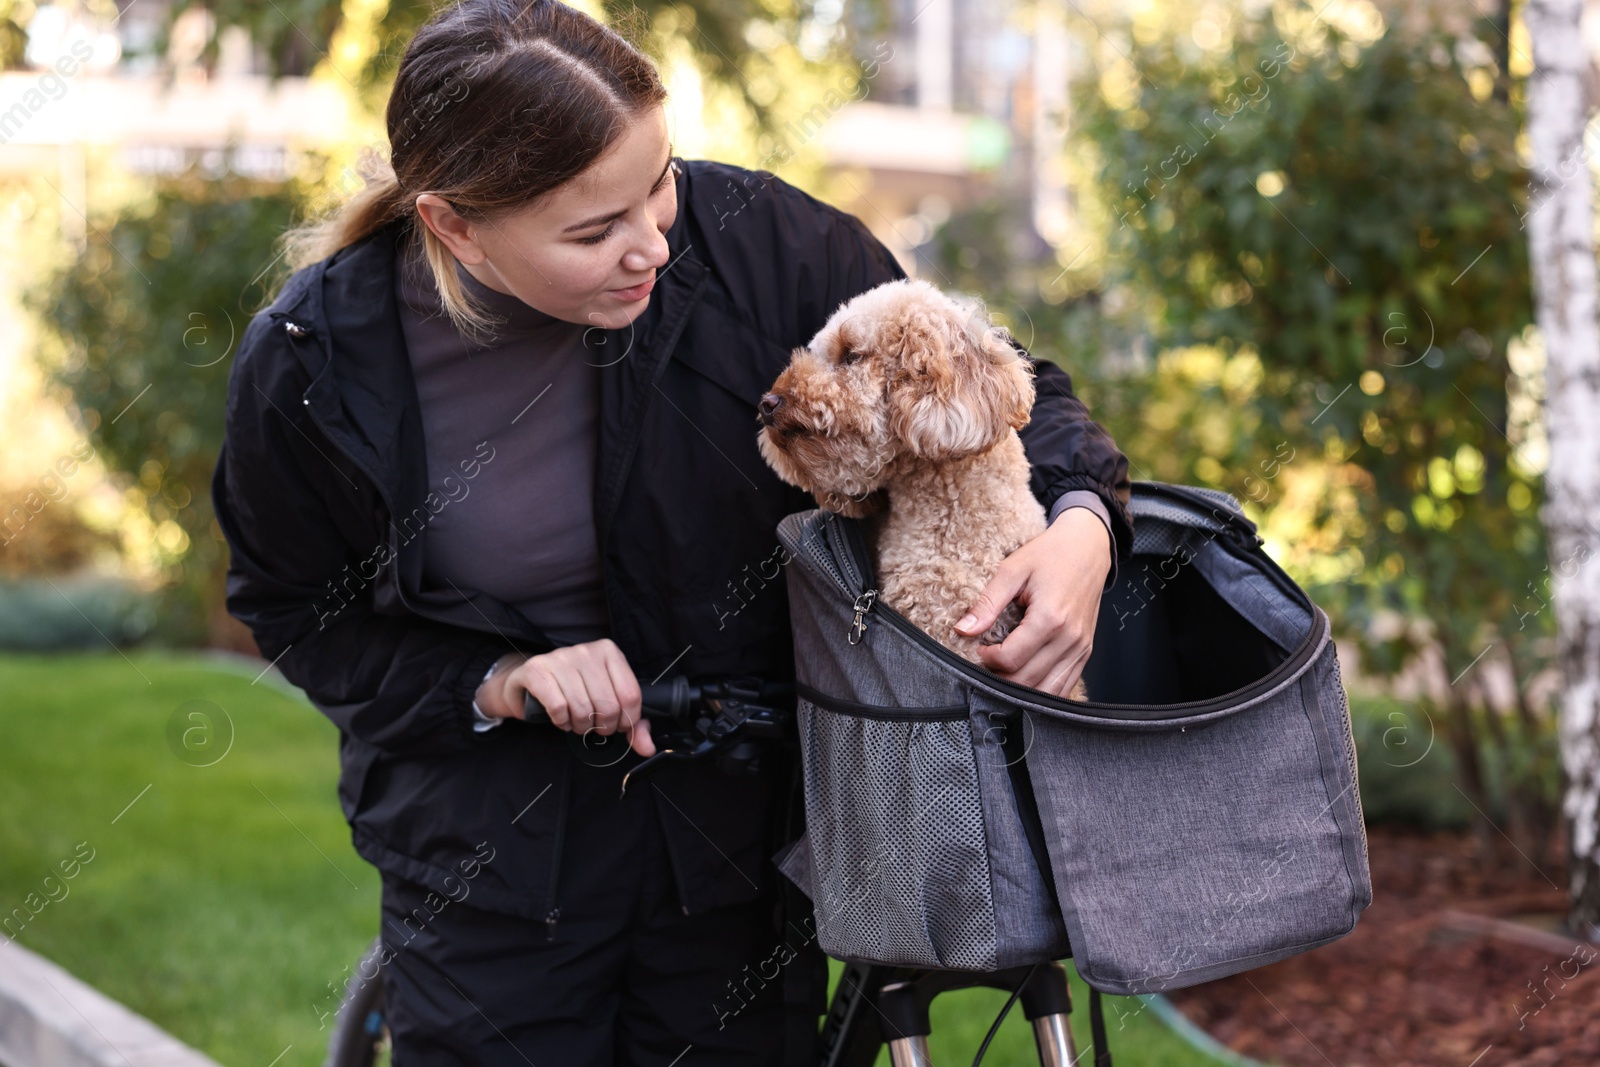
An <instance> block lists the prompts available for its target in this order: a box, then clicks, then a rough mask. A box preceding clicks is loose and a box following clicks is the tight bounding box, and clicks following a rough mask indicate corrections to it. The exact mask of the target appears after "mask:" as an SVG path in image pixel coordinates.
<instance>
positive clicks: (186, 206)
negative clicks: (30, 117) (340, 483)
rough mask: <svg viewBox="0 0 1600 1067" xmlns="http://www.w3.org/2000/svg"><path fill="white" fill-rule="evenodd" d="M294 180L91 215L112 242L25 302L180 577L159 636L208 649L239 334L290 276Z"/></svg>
mask: <svg viewBox="0 0 1600 1067" xmlns="http://www.w3.org/2000/svg"><path fill="white" fill-rule="evenodd" d="M300 210H301V209H300V199H299V197H298V196H297V194H296V192H295V190H294V189H292V188H285V187H281V186H277V185H266V184H259V183H253V182H247V181H244V180H242V179H237V178H234V179H227V180H224V181H208V180H205V179H202V178H200V177H198V176H196V175H189V176H186V177H183V178H178V179H175V180H167V181H163V182H162V183H160V184H159V185H158V186H157V188H156V190H155V192H154V195H153V196H152V198H151V199H150V200H149V201H148V202H146V203H144V204H141V205H139V206H138V208H136V209H135V210H132V211H129V212H127V213H125V214H122V215H120V216H118V217H116V218H112V219H97V220H95V230H96V232H97V233H103V234H104V235H105V240H103V241H102V240H95V241H92V242H91V243H90V244H89V246H88V248H87V250H86V251H85V253H84V255H83V256H82V257H81V258H79V259H76V260H74V261H72V262H70V263H68V264H66V265H65V266H64V267H63V268H62V269H61V270H60V271H59V272H57V273H55V274H53V275H52V276H50V277H48V278H46V279H45V280H44V281H43V282H42V283H41V285H40V287H39V289H37V290H36V291H35V292H34V293H33V294H31V298H30V301H29V303H30V304H31V306H32V310H33V311H35V312H36V313H37V314H38V315H39V316H40V318H41V320H42V321H43V322H44V324H45V331H46V334H47V336H51V337H53V339H54V342H55V343H54V346H53V347H54V349H55V351H54V353H53V356H52V357H51V358H49V359H48V360H47V368H48V369H49V371H50V373H51V376H52V378H53V379H54V381H55V382H56V384H57V385H59V386H60V387H62V388H63V389H64V390H65V391H67V392H68V393H69V394H70V396H71V398H72V402H73V404H74V405H75V406H76V408H77V410H78V415H79V418H80V420H81V422H82V424H83V426H84V428H85V430H86V431H87V432H88V434H89V435H90V439H91V441H92V443H93V444H94V447H95V450H96V451H97V452H98V453H99V455H100V457H101V459H102V460H103V462H104V463H105V465H106V468H107V469H108V470H109V471H113V472H116V473H119V474H120V475H122V477H123V478H124V480H125V481H126V483H127V484H128V485H129V487H131V488H136V489H137V490H138V491H139V493H140V494H141V495H142V497H143V500H144V506H145V509H146V510H147V512H148V513H149V516H150V518H151V521H152V523H153V524H154V526H155V527H156V528H157V529H158V530H160V531H162V533H163V535H164V537H163V547H164V548H166V552H165V558H166V561H167V570H168V574H167V577H168V579H169V580H170V582H171V585H170V587H169V588H168V590H167V592H166V594H165V598H164V599H165V603H164V604H163V610H162V612H161V616H162V618H161V631H162V633H161V636H162V637H163V639H165V640H168V641H171V642H175V643H204V642H206V641H207V640H208V638H209V639H213V643H218V642H217V641H216V639H217V638H219V637H221V636H222V635H223V634H224V633H226V632H227V631H230V630H234V629H236V627H235V626H234V625H232V624H230V622H229V620H228V618H227V616H226V614H225V613H224V612H223V610H222V594H223V589H222V584H223V569H224V567H225V566H226V563H227V553H226V551H225V546H224V545H223V542H222V535H221V531H220V529H219V528H218V527H217V524H216V520H215V518H214V517H213V515H212V511H211V490H210V486H211V469H212V467H213V465H214V464H215V462H216V456H217V450H218V449H219V448H220V447H221V444H222V429H223V415H224V408H225V405H226V400H227V383H228V372H229V370H231V369H232V367H233V361H232V360H231V359H230V358H229V357H230V356H232V354H233V350H234V347H235V346H236V343H237V340H238V336H239V334H241V333H242V332H243V331H244V327H245V325H246V324H247V323H248V322H249V321H250V316H251V315H252V314H253V313H254V312H255V311H256V310H257V309H258V308H259V307H260V306H261V305H262V304H263V303H264V302H265V299H266V297H267V296H268V295H269V294H270V293H271V291H272V289H273V286H274V284H275V283H276V282H277V281H278V280H279V279H281V277H282V271H281V268H279V267H278V266H277V263H278V257H277V242H278V238H279V237H280V236H281V235H282V233H283V231H284V229H285V228H286V227H287V226H288V225H289V224H291V223H292V222H293V220H294V218H295V217H296V216H297V215H298V214H299V213H300Z"/></svg>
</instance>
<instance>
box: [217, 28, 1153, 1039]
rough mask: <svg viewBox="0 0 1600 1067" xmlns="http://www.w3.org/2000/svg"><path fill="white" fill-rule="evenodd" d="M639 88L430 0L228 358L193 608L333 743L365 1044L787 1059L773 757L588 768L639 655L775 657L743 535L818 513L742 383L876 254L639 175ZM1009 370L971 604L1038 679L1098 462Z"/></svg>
mask: <svg viewBox="0 0 1600 1067" xmlns="http://www.w3.org/2000/svg"><path fill="white" fill-rule="evenodd" d="M663 97H664V91H663V90H662V87H661V83H660V80H659V78H658V77H657V74H656V71H655V70H654V69H653V68H652V66H651V64H650V63H649V61H648V60H647V59H645V58H644V57H643V56H642V55H641V54H640V53H639V52H637V51H636V50H635V49H633V48H632V47H631V46H629V45H628V44H627V43H625V42H624V41H623V40H622V39H620V38H619V37H617V36H616V35H615V34H613V33H612V32H610V31H609V30H607V29H605V28H604V27H602V26H601V25H599V24H597V23H596V22H594V21H592V20H591V19H589V18H588V17H586V16H584V15H582V14H580V13H578V12H576V11H573V10H572V9H569V8H566V7H564V6H562V5H560V4H558V3H553V2H550V0H535V2H534V3H532V4H530V5H526V6H525V5H524V2H523V0H465V2H463V3H461V4H460V5H458V6H456V7H453V8H450V9H447V10H445V11H443V12H442V13H440V14H439V15H438V16H436V17H435V18H434V19H433V20H432V21H431V22H429V23H428V24H427V25H426V26H424V27H423V28H422V29H421V31H420V32H419V33H418V34H417V36H416V38H415V40H414V41H413V42H412V43H411V45H410V47H409V48H408V50H407V52H406V54H405V57H404V60H403V62H402V64H401V66H400V70H399V73H398V76H397V80H396V83H395V88H394V92H393V96H392V98H391V100H390V104H389V110H388V132H389V137H390V156H391V160H390V162H391V164H392V168H393V170H392V173H385V174H383V175H382V176H381V177H378V178H377V179H375V180H374V181H373V183H372V184H371V185H370V186H369V188H368V189H366V190H365V191H364V192H363V193H361V194H358V195H357V196H356V197H355V198H354V199H353V200H352V201H351V202H350V203H349V204H347V205H346V206H345V207H344V208H343V209H342V210H341V211H340V212H338V213H337V214H336V215H334V216H333V217H332V218H331V219H329V220H327V221H325V222H323V223H321V224H319V225H318V226H315V227H313V228H311V229H310V230H307V231H304V232H302V233H301V234H299V235H298V236H297V238H296V247H297V249H298V252H299V255H300V258H301V261H302V262H303V263H308V264H309V265H307V266H305V267H304V268H303V269H301V270H299V271H297V272H296V273H295V274H294V275H293V277H291V278H290V280H289V281H288V283H287V284H286V285H285V287H284V289H283V291H282V292H281V293H280V294H279V295H278V297H277V299H276V300H275V301H274V302H273V304H272V305H271V307H269V308H267V309H266V310H265V311H263V312H262V313H260V314H259V315H258V316H257V317H256V318H255V320H254V321H253V322H252V323H251V325H250V328H249V330H248V331H247V332H246V334H245V337H244V340H243V342H242V344H241V347H240V351H239V356H238V360H237V362H236V364H235V367H234V371H233V375H232V379H231V382H230V389H229V400H228V414H227V437H226V443H225V445H224V448H223V451H222V455H221V456H220V458H219V460H218V464H217V471H216V476H215V481H214V485H213V496H214V499H215V502H216V510H217V516H218V520H219V522H220V524H221V526H222V529H223V531H224V533H225V534H226V536H227V539H228V541H229V544H230V546H231V548H232V553H233V555H232V563H231V567H230V570H229V578H228V607H229V610H230V611H231V612H232V613H233V614H234V615H236V616H237V617H238V618H240V619H241V620H243V621H244V622H245V623H246V624H248V625H249V626H250V628H251V630H252V631H253V632H254V634H255V637H256V640H257V642H258V644H259V645H260V647H261V650H262V652H263V653H264V654H265V655H266V656H268V657H269V658H271V659H272V660H273V661H274V662H276V663H277V665H278V667H279V668H280V669H281V670H282V671H283V673H284V674H285V675H286V676H287V677H288V678H290V679H291V680H292V681H294V682H295V683H296V684H297V685H299V686H300V687H302V688H303V689H304V690H305V691H306V692H307V694H309V696H310V697H311V699H312V700H313V701H314V702H315V703H316V705H317V706H318V707H319V708H320V709H321V710H322V711H323V712H325V713H326V714H327V715H328V717H329V718H330V719H331V720H332V721H333V722H334V723H335V724H336V725H337V726H338V727H339V730H340V755H341V763H342V775H341V779H340V785H339V795H340V801H341V805H342V807H343V809H344V812H345V816H346V818H347V819H348V820H349V821H350V825H351V830H352V836H353V840H354V843H355V847H356V849H357V851H359V852H360V853H361V855H362V856H364V857H366V858H367V859H368V860H370V861H371V862H372V863H373V864H375V865H376V866H377V867H378V868H379V869H380V870H381V871H382V874H383V903H382V937H383V940H384V946H385V948H384V957H385V959H386V971H385V973H386V975H387V978H388V988H389V991H390V992H389V1005H388V1007H389V1021H390V1025H391V1028H392V1030H393V1033H394V1062H395V1063H396V1064H397V1065H398V1067H417V1065H425V1064H443V1063H452V1064H454V1063H461V1064H473V1065H483V1064H520V1063H535V1064H539V1065H541V1067H543V1065H545V1064H561V1065H563V1067H567V1065H588V1064H610V1063H613V1062H615V1063H629V1064H631V1063H647V1062H648V1063H653V1064H667V1063H671V1062H676V1061H678V1059H679V1057H682V1062H684V1063H695V1064H704V1063H730V1064H731V1063H741V1064H742V1063H752V1064H757V1063H758V1064H776V1063H781V1062H786V1060H785V1058H786V1057H787V1062H791V1063H806V1062H810V1061H811V1060H812V1059H813V1058H814V1057H813V1050H812V1047H811V1046H812V1043H813V1042H814V1038H815V1033H816V1025H817V1013H818V1011H819V1010H820V1008H821V1003H820V998H821V995H822V988H821V984H820V982H819V981H818V979H819V976H820V975H821V974H822V964H823V961H822V959H821V957H820V954H819V953H818V952H817V950H816V948H815V944H814V940H813V937H812V936H810V934H811V931H812V930H814V928H813V927H811V926H810V925H809V916H805V915H802V914H800V913H799V912H797V911H796V910H795V909H794V908H793V907H792V906H791V907H789V908H787V909H786V908H785V906H784V904H785V901H784V890H783V889H782V887H781V886H780V880H779V879H778V877H777V876H776V872H775V869H774V868H773V866H772V864H771V863H770V856H771V855H772V853H773V852H775V851H776V850H777V849H778V847H780V846H781V845H782V844H783V843H784V842H785V841H786V840H787V839H789V837H790V836H792V834H793V833H794V830H793V828H792V827H790V828H787V829H786V828H785V825H784V823H785V819H786V818H787V816H788V814H789V811H790V808H789V801H790V799H791V797H792V795H793V780H792V774H791V773H790V770H789V769H788V768H786V767H771V766H769V767H768V768H767V769H766V771H765V773H762V774H758V775H751V776H733V775H729V774H725V773H722V772H721V771H719V770H718V769H717V768H716V767H715V766H711V765H705V766H702V765H700V764H699V763H697V762H688V761H680V762H667V763H663V764H659V765H657V767H655V768H652V771H651V773H650V774H649V775H648V776H646V778H645V779H644V784H643V785H642V786H641V787H638V788H633V789H630V790H629V791H628V793H627V794H626V796H622V797H619V790H618V784H619V781H620V778H621V776H622V774H624V773H625V772H626V771H627V770H628V769H629V768H630V767H632V766H636V765H637V764H638V763H639V761H640V759H641V758H642V757H644V756H648V755H649V754H651V753H652V752H653V751H654V742H653V740H652V738H651V736H650V731H649V729H648V726H647V725H646V724H645V723H643V722H640V721H639V720H638V716H639V707H640V697H639V682H638V679H641V678H643V679H647V680H654V679H656V678H658V677H660V676H664V675H668V674H685V675H689V676H691V677H696V678H701V677H713V676H719V675H735V674H736V675H755V676H760V677H767V678H784V677H790V676H792V674H791V672H792V670H793V659H792V646H791V639H790V633H789V629H788V609H787V604H786V600H785V594H784V587H783V582H782V580H781V575H779V574H778V570H779V564H780V563H781V560H780V559H779V554H780V550H779V548H778V545H777V542H776V539H775V536H774V529H775V527H776V526H777V523H778V520H779V519H781V518H782V517H783V516H784V515H785V514H788V513H790V512H793V511H798V510H803V509H806V508H810V507H814V506H815V502H814V501H812V500H811V499H810V498H809V497H808V496H806V495H805V494H803V493H800V492H799V491H798V490H795V489H792V488H790V487H787V486H785V485H783V484H782V483H781V482H779V481H778V479H777V477H776V476H775V475H774V474H773V473H772V472H771V471H770V470H769V469H767V467H766V466H765V464H763V463H762V461H761V459H760V457H759V455H758V453H757V450H756V445H755V433H756V428H757V424H756V422H755V418H754V415H755V407H756V404H757V402H758V401H759V399H760V397H761V395H762V394H763V393H764V392H765V391H766V389H767V387H768V385H769V384H770V383H771V382H772V380H773V379H774V378H775V377H776V376H777V374H778V372H779V370H781V369H782V367H783V366H784V364H785V363H786V362H787V360H788V357H789V353H790V351H791V349H792V348H793V347H794V346H796V345H799V344H802V343H804V342H805V341H806V340H807V339H809V337H810V336H811V335H812V333H813V332H814V331H815V330H816V329H817V328H818V327H819V326H821V324H822V323H823V321H824V320H825V319H826V317H827V316H828V314H829V313H830V312H831V311H832V310H833V309H835V308H836V307H838V306H839V304H841V303H842V302H844V301H845V300H847V299H849V298H850V297H851V296H853V295H855V294H856V293H859V292H861V291H862V290H864V289H867V288H870V287H871V286H873V285H876V284H879V283H881V282H884V281H888V280H890V279H893V278H899V277H901V276H902V273H901V271H900V270H899V268H898V267H897V266H896V265H895V261H894V259H893V258H892V257H891V256H890V254H889V253H888V252H887V251H886V250H885V249H884V248H883V246H882V245H881V244H879V243H878V242H877V241H875V240H874V239H873V238H872V237H871V236H870V235H869V234H868V233H867V231H866V229H865V228H864V227H863V226H862V225H861V224H860V223H859V222H858V221H857V220H855V219H854V218H851V217H850V216H848V215H845V214H843V213H841V212H839V211H836V210H834V209H832V208H829V207H827V206H825V205H823V204H821V203H819V202H817V201H815V200H813V199H811V198H810V197H808V196H806V195H805V194H803V193H801V192H799V191H798V190H796V189H794V188H792V187H790V186H788V185H786V184H784V183H783V182H781V181H778V180H776V179H772V178H768V177H764V176H762V175H758V174H755V173H752V172H749V171H745V170H741V169H739V168H736V167H730V166H724V165H722V164H717V163H710V162H700V161H697V162H688V163H684V162H682V161H680V160H676V159H673V158H672V157H671V148H670V145H669V143H668V137H667V128H666V122H665V117H664V112H663V107H662V100H663ZM734 206H737V210H736V211H735V210H734ZM1038 386H1039V398H1038V401H1037V403H1036V405H1035V408H1034V416H1033V421H1032V423H1031V424H1030V425H1029V426H1028V428H1027V429H1026V430H1025V431H1024V440H1025V442H1026V445H1027V447H1028V450H1029V456H1030V460H1031V461H1032V463H1033V467H1034V489H1035V492H1036V493H1037V495H1038V496H1039V498H1040V500H1041V501H1043V502H1044V503H1045V504H1046V505H1048V506H1049V507H1050V509H1051V519H1052V525H1051V526H1050V528H1049V529H1048V530H1047V531H1046V532H1045V533H1044V534H1042V535H1040V537H1039V538H1037V539H1036V540H1035V541H1033V542H1030V543H1029V544H1028V545H1025V546H1024V547H1023V548H1022V549H1020V550H1019V551H1018V552H1017V553H1016V554H1015V555H1014V556H1013V557H1012V559H1011V560H1009V561H1008V563H1007V569H1006V570H1005V571H1004V572H1003V573H1002V574H1001V575H997V576H996V579H995V581H994V582H993V583H991V585H990V587H989V589H988V590H986V591H985V595H984V597H983V599H982V600H981V601H980V603H979V604H977V605H974V614H975V615H976V616H978V618H977V619H976V620H975V622H974V626H976V627H978V628H982V627H986V626H987V625H988V622H989V620H990V618H992V615H993V614H994V613H995V612H996V611H997V610H998V609H999V607H1000V606H1002V605H1003V604H1004V603H1006V602H1007V601H1008V600H1009V599H1011V597H1012V596H1013V595H1014V594H1016V595H1019V596H1020V598H1021V599H1022V601H1023V602H1024V603H1025V604H1026V605H1027V616H1026V619H1025V622H1024V625H1023V626H1021V627H1019V629H1018V630H1017V631H1016V632H1015V633H1014V634H1013V636H1012V637H1011V638H1010V639H1009V640H1008V641H1007V642H1006V643H1005V644H1004V645H1001V646H998V647H997V648H995V649H992V650H991V653H990V654H991V656H992V657H993V659H992V661H991V663H990V665H991V667H993V668H994V669H995V670H997V671H1000V672H1002V673H1005V674H1007V676H1009V677H1012V678H1014V679H1015V680H1017V681H1020V682H1023V683H1024V684H1030V685H1037V686H1040V687H1043V688H1047V689H1050V690H1051V691H1054V692H1058V693H1059V692H1064V691H1065V690H1066V689H1067V688H1068V687H1069V686H1070V685H1071V684H1072V682H1073V681H1075V679H1076V677H1077V674H1078V673H1079V672H1080V671H1081V668H1082V665H1083V661H1084V660H1085V659H1086V657H1087V655H1088V650H1089V643H1090V638H1091V637H1092V633H1093V627H1094V620H1095V617H1096V610H1097V606H1098V601H1099V596H1100V593H1101V590H1102V588H1103V587H1104V585H1105V584H1108V581H1109V579H1108V577H1107V576H1108V573H1109V572H1110V570H1111V568H1112V567H1113V565H1114V562H1115V559H1114V557H1115V555H1116V553H1117V552H1120V553H1122V554H1126V553H1127V552H1128V550H1129V548H1130V545H1131V537H1132V530H1131V526H1130V523H1129V519H1128V516H1127V511H1126V501H1127V497H1128V492H1129V483H1128V480H1127V474H1126V469H1127V466H1126V461H1125V460H1124V459H1123V457H1122V456H1121V455H1120V454H1119V453H1118V452H1117V450H1116V448H1115V446H1114V445H1113V444H1112V442H1111V441H1110V439H1109V437H1108V436H1107V435H1106V434H1105V433H1104V431H1103V430H1101V429H1100V428H1099V427H1098V426H1096V425H1095V424H1094V423H1093V422H1092V421H1091V420H1090V419H1089V417H1088V414H1087V412H1086V411H1085V410H1084V408H1083V407H1082V405H1081V404H1079V403H1078V402H1077V400H1076V399H1074V397H1073V395H1072V392H1071V384H1070V381H1069V380H1068V379H1067V377H1066V375H1065V374H1063V373H1062V372H1061V371H1059V370H1058V369H1056V368H1054V367H1053V366H1050V365H1047V364H1041V365H1040V366H1039V367H1038ZM1112 534H1114V535H1115V536H1114V541H1113V538H1112V536H1111V535H1112ZM525 693H531V694H533V695H534V696H535V697H537V698H539V700H541V701H542V702H543V703H544V705H545V707H546V708H548V709H549V711H550V716H551V719H552V721H553V722H554V724H555V726H556V727H559V729H554V728H552V727H550V726H548V725H532V724H528V723H525V722H522V721H519V720H520V718H521V715H522V711H521V708H522V701H523V695H524V694H525ZM791 903H792V894H791ZM773 961H777V962H773ZM780 971H781V974H780V973H779V972H780Z"/></svg>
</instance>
